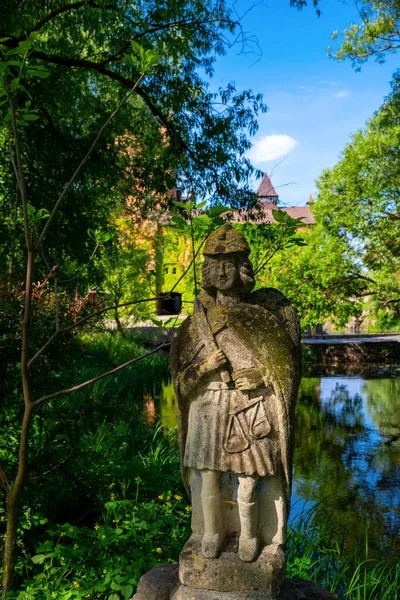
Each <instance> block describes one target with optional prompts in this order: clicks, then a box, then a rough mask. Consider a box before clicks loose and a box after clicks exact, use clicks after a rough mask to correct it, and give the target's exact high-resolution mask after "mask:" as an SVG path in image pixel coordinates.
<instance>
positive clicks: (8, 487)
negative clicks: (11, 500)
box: [0, 465, 11, 492]
mask: <svg viewBox="0 0 400 600" xmlns="http://www.w3.org/2000/svg"><path fill="white" fill-rule="evenodd" d="M0 481H1V483H2V484H3V485H4V488H5V489H6V490H7V492H9V491H11V485H10V484H9V482H8V479H7V477H6V474H5V471H4V469H3V467H2V466H1V465H0Z"/></svg>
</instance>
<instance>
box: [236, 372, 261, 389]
mask: <svg viewBox="0 0 400 600" xmlns="http://www.w3.org/2000/svg"><path fill="white" fill-rule="evenodd" d="M232 376H233V379H234V381H235V383H236V387H238V388H239V390H242V391H243V392H248V391H250V390H255V389H256V388H258V387H259V386H260V385H262V384H263V378H262V372H261V369H257V368H252V369H238V370H237V371H235V372H234V373H233V375H232Z"/></svg>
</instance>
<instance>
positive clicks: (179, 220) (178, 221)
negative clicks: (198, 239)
mask: <svg viewBox="0 0 400 600" xmlns="http://www.w3.org/2000/svg"><path fill="white" fill-rule="evenodd" d="M171 221H173V222H174V223H176V224H177V225H184V226H187V223H186V221H185V219H183V218H182V217H180V216H179V215H173V216H172V217H171Z"/></svg>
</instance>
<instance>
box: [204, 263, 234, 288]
mask: <svg viewBox="0 0 400 600" xmlns="http://www.w3.org/2000/svg"><path fill="white" fill-rule="evenodd" d="M207 266H208V269H209V276H210V281H212V284H213V285H214V287H215V288H216V289H217V290H219V291H221V292H224V291H228V290H231V289H232V288H234V287H236V286H237V284H238V283H239V280H240V273H239V267H238V265H237V261H236V257H235V256H229V255H224V254H222V255H220V256H213V257H211V256H208V257H207Z"/></svg>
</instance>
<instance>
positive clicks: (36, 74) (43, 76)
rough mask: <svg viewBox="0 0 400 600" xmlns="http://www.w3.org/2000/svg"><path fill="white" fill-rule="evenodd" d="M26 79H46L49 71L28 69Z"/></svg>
mask: <svg viewBox="0 0 400 600" xmlns="http://www.w3.org/2000/svg"><path fill="white" fill-rule="evenodd" d="M26 75H27V77H39V78H40V79H47V77H48V76H49V75H50V71H42V70H39V69H28V70H27V71H26Z"/></svg>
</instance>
